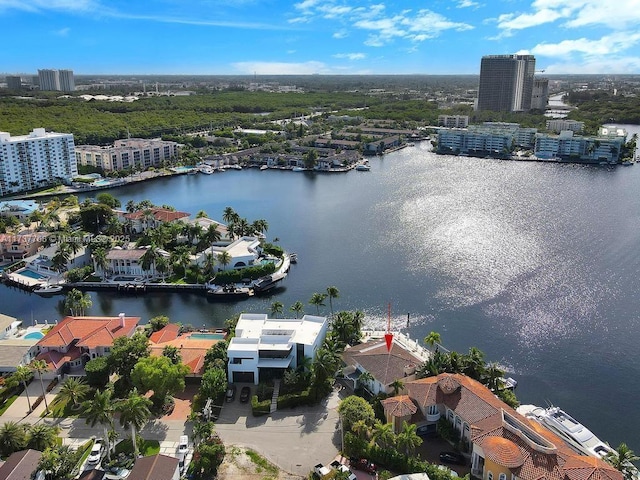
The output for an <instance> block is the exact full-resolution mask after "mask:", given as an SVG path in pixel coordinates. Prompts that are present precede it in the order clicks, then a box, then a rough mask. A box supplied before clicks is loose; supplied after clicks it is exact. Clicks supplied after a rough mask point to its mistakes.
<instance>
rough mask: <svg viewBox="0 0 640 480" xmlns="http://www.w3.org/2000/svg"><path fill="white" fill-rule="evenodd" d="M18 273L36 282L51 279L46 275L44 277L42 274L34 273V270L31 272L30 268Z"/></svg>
mask: <svg viewBox="0 0 640 480" xmlns="http://www.w3.org/2000/svg"><path fill="white" fill-rule="evenodd" d="M16 273H17V274H18V275H22V276H23V277H29V278H33V279H34V280H44V279H46V278H49V277H47V276H46V275H42V274H41V273H38V272H34V271H33V270H29V269H28V268H25V269H24V270H20V271H18V272H16Z"/></svg>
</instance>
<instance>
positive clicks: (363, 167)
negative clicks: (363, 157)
mask: <svg viewBox="0 0 640 480" xmlns="http://www.w3.org/2000/svg"><path fill="white" fill-rule="evenodd" d="M356 170H357V171H359V172H368V171H369V170H371V167H370V166H369V165H367V164H366V163H361V164H360V165H358V166H357V167H356Z"/></svg>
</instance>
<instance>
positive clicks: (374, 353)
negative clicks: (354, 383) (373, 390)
mask: <svg viewBox="0 0 640 480" xmlns="http://www.w3.org/2000/svg"><path fill="white" fill-rule="evenodd" d="M343 359H344V362H345V363H346V364H347V365H354V366H355V365H356V364H359V365H361V366H362V368H364V369H365V370H366V371H367V372H369V373H370V374H371V375H372V376H373V378H375V379H376V380H377V381H378V382H380V383H382V384H383V385H389V384H390V383H392V382H393V381H394V380H398V379H402V378H404V377H405V376H406V375H405V368H406V367H408V366H412V367H416V366H418V365H420V364H421V363H422V360H420V359H419V358H418V357H416V356H415V355H413V354H412V353H411V352H409V351H407V350H405V349H404V348H403V347H402V346H401V345H399V344H398V343H396V342H394V343H393V344H392V346H391V351H387V345H386V343H385V341H384V340H381V341H376V342H373V341H372V342H367V343H361V344H360V345H355V346H353V347H350V348H347V349H346V350H345V351H344V354H343Z"/></svg>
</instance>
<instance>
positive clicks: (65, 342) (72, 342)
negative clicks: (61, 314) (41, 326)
mask: <svg viewBox="0 0 640 480" xmlns="http://www.w3.org/2000/svg"><path fill="white" fill-rule="evenodd" d="M139 322H140V317H127V316H125V314H124V313H121V314H119V315H118V316H117V317H65V318H63V319H62V320H61V321H60V322H59V323H58V324H56V325H55V326H54V327H53V328H52V329H51V330H49V331H48V332H47V334H46V335H45V336H44V337H43V338H41V339H40V341H39V342H38V343H37V344H36V348H37V350H38V355H37V357H36V360H44V361H45V362H46V363H47V367H48V372H46V373H44V374H43V378H53V377H55V376H57V375H63V374H68V375H75V376H83V375H84V365H85V363H87V362H88V361H89V360H92V359H94V358H97V357H104V356H107V355H109V353H110V352H111V346H112V345H113V341H114V340H115V339H116V338H118V337H122V336H127V337H131V336H133V334H134V333H135V332H136V329H137V327H138V323H139Z"/></svg>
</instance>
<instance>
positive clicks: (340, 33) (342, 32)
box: [332, 30, 349, 38]
mask: <svg viewBox="0 0 640 480" xmlns="http://www.w3.org/2000/svg"><path fill="white" fill-rule="evenodd" d="M348 36H349V32H347V31H346V30H339V31H337V32H336V33H334V34H333V35H332V37H333V38H347V37H348Z"/></svg>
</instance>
